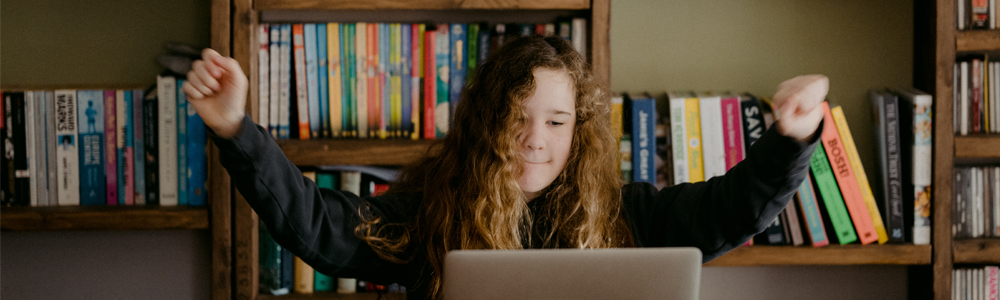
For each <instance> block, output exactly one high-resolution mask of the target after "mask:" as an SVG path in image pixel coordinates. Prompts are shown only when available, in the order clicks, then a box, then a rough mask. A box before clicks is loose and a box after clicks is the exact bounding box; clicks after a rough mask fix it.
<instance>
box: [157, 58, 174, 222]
mask: <svg viewBox="0 0 1000 300" xmlns="http://www.w3.org/2000/svg"><path fill="white" fill-rule="evenodd" d="M156 84H157V86H156V92H157V96H158V97H157V98H158V99H157V101H158V109H157V112H158V113H159V116H160V117H159V120H160V121H159V122H158V123H157V136H158V138H159V139H158V140H159V141H160V142H159V143H158V145H157V147H158V149H157V150H159V157H158V158H157V159H158V160H159V162H160V164H159V166H158V169H159V170H158V171H159V172H160V176H159V183H160V188H159V191H160V205H161V206H176V205H177V204H178V198H177V79H174V77H173V76H159V77H157V78H156Z"/></svg>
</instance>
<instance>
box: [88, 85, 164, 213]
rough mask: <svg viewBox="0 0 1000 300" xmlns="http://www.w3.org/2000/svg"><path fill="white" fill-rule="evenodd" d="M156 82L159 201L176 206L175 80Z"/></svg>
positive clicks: (162, 203) (162, 204)
mask: <svg viewBox="0 0 1000 300" xmlns="http://www.w3.org/2000/svg"><path fill="white" fill-rule="evenodd" d="M156 82H157V84H156V93H157V104H158V108H157V113H158V114H157V115H158V116H159V122H158V123H157V136H158V137H159V139H158V140H159V143H158V144H157V148H159V149H158V150H159V157H157V160H158V161H159V166H158V167H157V170H158V171H159V173H160V174H159V175H160V176H159V177H158V181H159V183H160V187H159V191H160V197H159V200H160V205H161V206H176V205H178V203H179V199H178V195H177V178H178V177H177V176H178V175H177V174H178V172H177V141H178V138H177V80H176V79H174V78H173V77H171V76H159V77H157V79H156ZM105 138H108V137H105Z"/></svg>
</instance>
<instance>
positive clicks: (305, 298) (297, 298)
mask: <svg viewBox="0 0 1000 300" xmlns="http://www.w3.org/2000/svg"><path fill="white" fill-rule="evenodd" d="M316 299H331V300H332V299H336V300H375V299H379V296H378V294H376V293H373V292H364V293H354V294H338V293H330V292H322V293H313V294H288V295H281V296H274V295H264V294H261V295H258V296H257V300H316ZM382 299H386V300H396V299H399V300H404V299H406V293H384V294H382Z"/></svg>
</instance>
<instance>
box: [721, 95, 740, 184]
mask: <svg viewBox="0 0 1000 300" xmlns="http://www.w3.org/2000/svg"><path fill="white" fill-rule="evenodd" d="M721 107H722V144H723V145H725V154H726V171H729V169H732V168H733V167H735V166H736V164H737V163H739V162H740V161H742V160H743V149H744V148H745V147H743V119H742V118H741V116H742V114H741V113H740V98H739V97H737V96H723V97H722V100H721Z"/></svg>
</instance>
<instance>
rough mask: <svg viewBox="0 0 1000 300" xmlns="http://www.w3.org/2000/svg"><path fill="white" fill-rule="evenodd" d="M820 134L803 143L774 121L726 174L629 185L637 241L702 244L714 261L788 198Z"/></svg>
mask: <svg viewBox="0 0 1000 300" xmlns="http://www.w3.org/2000/svg"><path fill="white" fill-rule="evenodd" d="M819 128H823V127H822V124H820V127H819ZM819 135H820V134H819V132H817V133H816V134H815V138H814V139H813V140H811V141H809V142H807V143H802V142H798V141H796V140H794V139H791V138H788V137H785V136H782V135H780V134H778V132H777V131H776V130H775V129H774V128H773V127H772V129H770V130H768V131H766V132H765V133H764V134H763V135H762V136H761V138H760V139H758V140H757V142H756V143H754V145H753V146H752V147H751V148H750V151H749V153H748V155H747V157H746V159H744V160H743V161H742V162H740V163H739V164H737V165H736V166H734V167H733V168H732V169H730V170H729V171H728V172H726V174H725V175H723V176H720V177H713V178H710V179H709V180H708V181H705V182H696V183H683V184H680V185H676V186H672V187H669V188H664V189H663V190H659V191H657V189H656V187H655V186H653V185H650V184H648V183H633V184H629V185H626V186H625V188H624V189H623V191H622V196H623V201H624V205H625V213H626V214H627V218H626V219H627V220H628V222H629V223H630V224H629V226H630V227H631V229H632V233H633V236H634V238H635V240H636V244H637V246H643V247H682V246H686V247H697V248H699V249H701V251H702V257H703V260H704V261H705V262H708V261H710V260H712V259H715V258H717V257H719V256H721V255H723V254H725V253H726V252H728V251H729V250H732V249H734V248H736V247H738V246H740V245H742V244H743V243H745V242H746V241H748V240H749V239H750V238H752V237H753V236H754V235H756V234H757V233H760V232H763V231H764V229H765V228H767V226H768V225H769V224H770V223H771V222H772V221H773V220H774V218H775V217H776V216H777V215H778V214H779V213H781V211H782V210H783V209H784V208H785V205H787V204H788V201H789V200H790V199H791V198H792V196H793V195H794V194H795V191H796V189H797V188H798V187H799V185H800V184H802V180H803V179H804V178H805V176H806V172H808V171H809V158H810V157H811V156H812V153H813V151H814V150H815V148H816V146H817V141H818V140H819Z"/></svg>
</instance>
